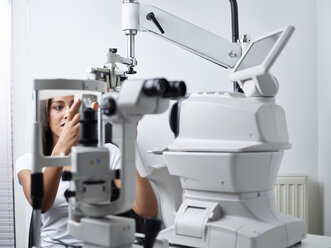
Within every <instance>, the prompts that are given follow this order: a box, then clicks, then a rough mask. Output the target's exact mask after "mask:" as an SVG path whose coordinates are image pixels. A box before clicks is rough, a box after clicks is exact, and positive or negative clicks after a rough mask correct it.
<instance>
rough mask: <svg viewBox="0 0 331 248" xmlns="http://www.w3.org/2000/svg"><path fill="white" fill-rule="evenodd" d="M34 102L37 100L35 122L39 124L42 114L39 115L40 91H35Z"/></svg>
mask: <svg viewBox="0 0 331 248" xmlns="http://www.w3.org/2000/svg"><path fill="white" fill-rule="evenodd" d="M34 100H35V102H34V104H35V117H34V118H35V119H34V120H35V122H39V120H40V114H39V112H40V109H39V108H40V102H39V91H38V90H35V91H34Z"/></svg>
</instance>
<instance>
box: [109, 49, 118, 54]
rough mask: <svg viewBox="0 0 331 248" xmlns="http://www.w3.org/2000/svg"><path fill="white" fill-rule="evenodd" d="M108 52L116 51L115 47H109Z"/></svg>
mask: <svg viewBox="0 0 331 248" xmlns="http://www.w3.org/2000/svg"><path fill="white" fill-rule="evenodd" d="M108 52H109V53H117V48H109V49H108Z"/></svg>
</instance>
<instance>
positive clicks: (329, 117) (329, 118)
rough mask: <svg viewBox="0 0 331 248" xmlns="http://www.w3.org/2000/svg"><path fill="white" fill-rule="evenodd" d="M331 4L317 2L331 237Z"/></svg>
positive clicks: (324, 195) (322, 148) (323, 168)
mask: <svg viewBox="0 0 331 248" xmlns="http://www.w3.org/2000/svg"><path fill="white" fill-rule="evenodd" d="M330 10H331V2H330V1H328V0H319V1H317V11H318V12H317V13H318V15H317V16H318V19H317V30H318V50H317V51H318V53H317V54H318V105H319V106H318V107H319V111H318V114H319V118H318V120H319V126H318V129H319V136H318V137H319V143H318V145H319V165H320V167H319V175H320V181H321V183H320V185H321V199H324V202H323V214H324V219H323V224H324V232H325V234H327V235H331V212H330V206H331V195H330V192H331V180H330V176H331V166H330V162H331V152H330V140H331V132H330V127H331V99H330V91H331V80H330V74H329V72H330V65H331V49H330V44H331V34H330V26H331V17H330Z"/></svg>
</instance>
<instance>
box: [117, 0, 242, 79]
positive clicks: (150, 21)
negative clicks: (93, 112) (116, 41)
mask: <svg viewBox="0 0 331 248" xmlns="http://www.w3.org/2000/svg"><path fill="white" fill-rule="evenodd" d="M122 29H123V30H124V31H125V33H126V35H127V37H128V51H127V52H128V57H130V58H134V57H135V35H136V34H137V32H138V31H145V32H151V33H153V34H155V35H157V36H159V37H161V38H164V39H166V40H168V41H170V42H172V43H175V44H176V45H178V46H180V47H182V48H184V49H185V50H188V51H190V52H192V53H194V54H196V55H198V56H200V57H202V58H204V59H207V60H209V61H211V62H213V63H215V64H217V65H220V66H222V67H224V68H232V67H233V66H234V65H235V64H236V63H237V61H238V60H239V58H240V57H241V47H240V45H239V44H236V43H232V42H230V41H228V40H226V39H224V38H222V37H219V36H217V35H215V34H213V33H211V32H209V31H207V30H205V29H202V28H200V27H198V26H196V25H194V24H192V23H190V22H187V21H185V20H183V19H181V18H179V17H176V16H174V15H172V14H170V13H168V12H166V11H163V10H161V9H158V8H156V7H154V6H152V5H142V4H139V2H137V1H133V0H125V1H124V2H123V6H122ZM133 67H134V66H133V65H131V66H129V71H128V73H134V71H133Z"/></svg>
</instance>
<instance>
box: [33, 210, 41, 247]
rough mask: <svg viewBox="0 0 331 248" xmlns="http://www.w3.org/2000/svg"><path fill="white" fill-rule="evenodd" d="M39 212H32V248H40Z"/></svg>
mask: <svg viewBox="0 0 331 248" xmlns="http://www.w3.org/2000/svg"><path fill="white" fill-rule="evenodd" d="M40 217H41V210H40V209H34V210H33V219H32V221H33V222H32V225H33V226H32V227H33V247H38V248H39V247H40V227H41V222H40Z"/></svg>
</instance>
